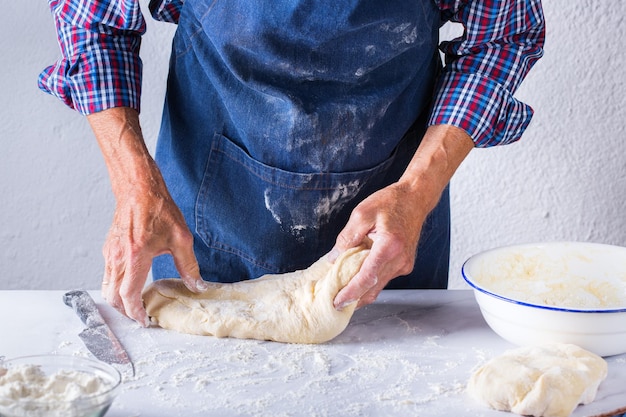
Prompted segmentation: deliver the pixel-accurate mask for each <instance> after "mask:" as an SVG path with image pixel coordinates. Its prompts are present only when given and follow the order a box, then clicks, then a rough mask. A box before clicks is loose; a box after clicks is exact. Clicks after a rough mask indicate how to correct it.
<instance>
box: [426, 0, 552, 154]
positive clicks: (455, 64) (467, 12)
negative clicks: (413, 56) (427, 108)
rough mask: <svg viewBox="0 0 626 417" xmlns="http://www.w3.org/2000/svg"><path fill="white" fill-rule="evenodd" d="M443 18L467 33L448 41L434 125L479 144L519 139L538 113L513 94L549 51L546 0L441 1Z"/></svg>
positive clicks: (432, 115) (437, 95)
mask: <svg viewBox="0 0 626 417" xmlns="http://www.w3.org/2000/svg"><path fill="white" fill-rule="evenodd" d="M438 3H439V8H440V9H441V10H442V17H443V20H444V21H446V20H449V21H452V22H459V23H461V24H462V25H463V27H464V29H465V31H464V34H463V36H461V37H460V38H457V39H454V40H452V41H447V42H442V43H441V45H440V50H441V51H442V52H443V53H444V55H445V59H446V65H445V67H444V70H443V73H442V74H441V76H440V77H439V80H438V83H437V87H436V90H435V97H434V102H433V109H432V112H431V116H430V120H429V124H430V125H435V124H451V125H454V126H457V127H460V128H462V129H463V130H465V131H466V132H467V133H468V134H469V135H470V136H471V137H472V140H473V141H474V143H475V145H476V146H477V147H489V146H494V145H500V144H507V143H511V142H514V141H516V140H518V139H519V138H520V137H521V135H522V133H523V132H524V130H525V129H526V127H527V126H528V124H529V123H530V119H531V118H532V114H533V110H532V108H531V107H530V106H528V105H526V104H524V103H522V102H520V101H519V100H517V99H516V98H515V97H514V96H513V94H514V92H515V90H516V89H517V87H518V86H519V85H520V83H521V82H522V80H523V78H524V77H525V76H526V74H527V73H528V71H529V70H530V68H531V67H532V66H533V65H534V63H535V62H536V61H537V60H538V59H539V58H540V57H541V56H542V54H543V43H544V38H545V26H544V19H543V12H542V9H541V4H540V0H506V1H505V0H480V1H471V0H441V1H438Z"/></svg>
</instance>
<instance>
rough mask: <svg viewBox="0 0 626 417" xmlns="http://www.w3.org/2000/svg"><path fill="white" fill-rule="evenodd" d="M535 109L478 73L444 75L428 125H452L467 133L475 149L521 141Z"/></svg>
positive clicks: (439, 83) (440, 81) (450, 73)
mask: <svg viewBox="0 0 626 417" xmlns="http://www.w3.org/2000/svg"><path fill="white" fill-rule="evenodd" d="M532 115H533V110H532V108H531V107H530V106H528V105H526V104H524V103H522V102H521V101H518V100H517V99H515V98H514V97H513V94H511V92H509V91H508V90H507V89H505V88H504V87H503V86H502V85H500V84H498V83H497V82H495V81H493V80H491V79H489V78H486V77H483V76H481V75H478V74H465V73H457V72H447V73H445V72H444V73H443V74H442V76H441V77H440V79H439V81H438V86H437V89H436V95H435V98H434V103H433V109H432V111H431V116H430V120H429V122H428V124H429V125H438V124H449V125H453V126H456V127H459V128H461V129H463V130H465V132H467V133H468V134H469V135H470V136H471V138H472V140H473V141H474V145H475V146H476V147H482V148H486V147H490V146H495V145H504V144H508V143H512V142H515V141H517V140H519V139H520V137H521V136H522V133H523V132H524V130H525V129H526V127H527V126H528V124H529V123H530V120H531V118H532Z"/></svg>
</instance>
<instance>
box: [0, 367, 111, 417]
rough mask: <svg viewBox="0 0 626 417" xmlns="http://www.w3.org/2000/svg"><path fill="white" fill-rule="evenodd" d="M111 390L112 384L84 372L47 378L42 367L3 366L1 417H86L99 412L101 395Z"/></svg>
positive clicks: (0, 388) (60, 371) (0, 389)
mask: <svg viewBox="0 0 626 417" xmlns="http://www.w3.org/2000/svg"><path fill="white" fill-rule="evenodd" d="M111 388H112V385H111V383H110V382H109V381H106V380H104V379H102V378H100V377H99V376H97V375H93V374H89V373H87V372H82V371H68V370H59V371H57V372H55V373H51V374H46V373H45V372H44V371H43V370H42V369H41V368H40V366H38V365H18V366H13V367H9V368H8V369H7V368H3V367H1V366H0V416H3V417H4V416H6V417H82V416H85V415H86V414H87V413H86V412H87V411H95V410H93V408H94V407H97V406H98V405H99V404H100V403H102V398H101V396H100V395H101V394H103V393H106V392H107V391H109V390H110V389H111ZM90 398H92V399H93V401H91V400H90Z"/></svg>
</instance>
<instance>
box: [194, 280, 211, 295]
mask: <svg viewBox="0 0 626 417" xmlns="http://www.w3.org/2000/svg"><path fill="white" fill-rule="evenodd" d="M196 289H197V290H198V291H201V292H204V291H206V290H208V289H209V284H208V283H207V282H206V281H205V280H203V279H199V280H197V281H196Z"/></svg>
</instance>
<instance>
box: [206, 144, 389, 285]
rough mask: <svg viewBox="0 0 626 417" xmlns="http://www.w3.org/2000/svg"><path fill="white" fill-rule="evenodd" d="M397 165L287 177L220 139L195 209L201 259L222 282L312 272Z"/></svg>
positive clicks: (211, 154) (212, 152)
mask: <svg viewBox="0 0 626 417" xmlns="http://www.w3.org/2000/svg"><path fill="white" fill-rule="evenodd" d="M393 159H394V156H393V155H392V156H391V157H389V158H388V159H387V160H385V161H384V162H382V163H381V164H379V165H377V166H375V167H372V168H370V169H366V170H362V171H355V172H342V173H298V172H288V171H285V170H282V169H278V168H274V167H271V166H268V165H265V164H263V163H262V162H259V161H257V160H255V159H253V158H251V157H250V156H249V155H248V154H247V153H246V152H245V151H244V150H243V149H242V148H240V147H239V146H237V145H236V144H234V143H233V142H231V141H230V140H228V139H227V138H225V137H224V136H222V135H219V134H218V135H215V137H214V140H213V144H212V147H211V152H210V155H209V159H208V161H207V165H206V169H205V173H204V178H203V180H202V184H201V186H200V191H199V194H198V199H197V202H196V233H197V235H198V236H199V237H200V238H201V239H202V241H203V242H204V244H205V245H206V246H207V249H208V251H209V254H206V255H208V256H203V254H199V256H201V257H208V258H209V259H210V260H211V262H212V265H211V268H212V271H210V274H217V275H218V277H217V279H219V280H220V281H230V280H231V277H233V278H234V277H237V278H234V279H233V280H241V279H248V278H256V277H258V276H260V275H263V274H266V273H282V272H287V271H293V270H295V269H302V268H306V267H308V266H309V265H311V264H312V263H313V262H314V261H316V260H317V259H319V257H320V256H322V255H323V254H325V253H326V252H327V251H329V250H330V249H331V248H332V246H333V245H334V242H335V239H336V237H337V234H338V233H339V232H340V231H341V229H342V228H343V226H344V225H345V223H346V222H347V220H348V218H349V216H350V213H351V212H352V210H353V208H354V207H355V206H356V204H357V203H358V202H359V201H361V200H362V199H364V198H365V197H366V196H367V195H369V194H371V193H372V192H374V191H376V190H377V189H380V188H382V187H383V186H384V185H385V184H384V182H385V177H386V175H385V173H386V171H388V170H389V169H390V167H391V166H392V163H393ZM205 279H215V277H210V276H205Z"/></svg>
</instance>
